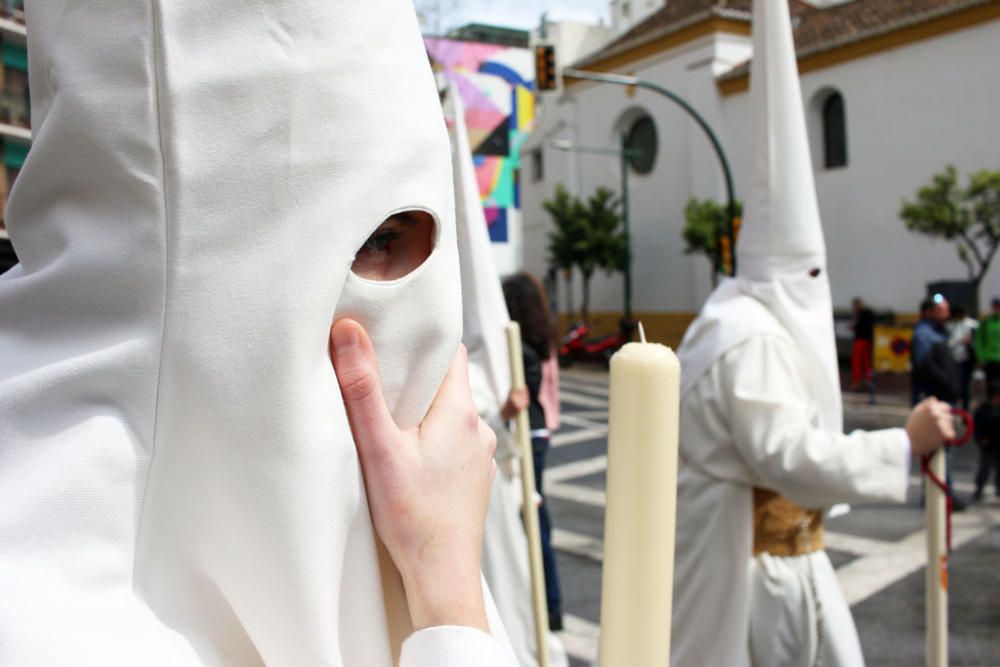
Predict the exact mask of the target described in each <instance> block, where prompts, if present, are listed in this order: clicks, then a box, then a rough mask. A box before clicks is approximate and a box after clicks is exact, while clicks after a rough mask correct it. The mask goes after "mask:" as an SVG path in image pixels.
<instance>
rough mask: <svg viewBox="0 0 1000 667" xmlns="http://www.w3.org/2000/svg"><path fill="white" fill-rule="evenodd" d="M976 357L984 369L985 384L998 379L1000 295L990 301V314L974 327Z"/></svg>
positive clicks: (999, 372) (999, 359) (999, 362)
mask: <svg viewBox="0 0 1000 667" xmlns="http://www.w3.org/2000/svg"><path fill="white" fill-rule="evenodd" d="M976 359H977V360H978V361H979V363H981V364H982V365H983V370H984V371H986V384H987V386H988V385H991V384H993V383H994V382H998V381H1000V297H993V301H991V302H990V314H989V315H987V316H986V317H984V318H983V319H982V320H981V321H980V322H979V327H978V328H977V329H976Z"/></svg>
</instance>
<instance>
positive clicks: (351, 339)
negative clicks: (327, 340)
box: [333, 323, 361, 353]
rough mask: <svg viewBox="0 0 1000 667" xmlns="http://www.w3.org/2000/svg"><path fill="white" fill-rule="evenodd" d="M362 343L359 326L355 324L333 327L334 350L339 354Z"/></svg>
mask: <svg viewBox="0 0 1000 667" xmlns="http://www.w3.org/2000/svg"><path fill="white" fill-rule="evenodd" d="M360 342H361V338H360V337H359V336H358V329H357V326H356V325H354V324H346V323H345V324H336V325H334V327H333V349H334V351H335V352H337V353H341V352H345V351H347V350H348V349H350V348H352V347H355V346H357V345H358V344H359V343H360Z"/></svg>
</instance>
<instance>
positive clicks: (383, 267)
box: [351, 210, 437, 282]
mask: <svg viewBox="0 0 1000 667" xmlns="http://www.w3.org/2000/svg"><path fill="white" fill-rule="evenodd" d="M436 228H437V223H436V221H435V219H434V216H432V215H431V214H430V213H428V212H427V211H421V210H408V211H401V212H399V213H394V214H392V215H390V216H389V217H388V218H386V220H385V222H383V223H382V224H381V225H379V226H378V229H376V230H375V231H374V232H372V234H371V236H369V237H368V239H367V240H366V241H365V242H364V243H363V244H362V245H361V247H360V248H359V249H358V251H357V253H356V254H355V256H354V262H353V263H352V264H351V271H352V272H353V273H354V274H355V275H356V276H358V277H359V278H364V279H366V280H373V281H376V282H384V281H390V280H398V279H400V278H403V277H405V276H407V275H409V274H410V273H412V272H413V271H415V270H416V269H418V268H419V267H420V266H421V265H422V264H423V263H424V262H425V261H427V258H428V257H430V256H431V253H432V252H433V250H434V244H435V241H436V237H437V233H436Z"/></svg>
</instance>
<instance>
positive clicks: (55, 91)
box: [0, 0, 513, 667]
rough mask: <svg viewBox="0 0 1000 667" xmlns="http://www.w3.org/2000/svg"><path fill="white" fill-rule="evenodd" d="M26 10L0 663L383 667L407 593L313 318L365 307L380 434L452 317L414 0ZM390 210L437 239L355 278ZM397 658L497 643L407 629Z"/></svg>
mask: <svg viewBox="0 0 1000 667" xmlns="http://www.w3.org/2000/svg"><path fill="white" fill-rule="evenodd" d="M27 22H28V25H29V26H30V28H29V38H28V51H29V65H30V71H29V76H30V85H31V95H32V126H33V132H34V145H33V147H32V149H31V152H30V154H29V156H28V158H27V161H26V163H25V165H24V169H23V171H22V172H21V175H20V177H19V179H18V181H17V184H16V187H15V188H14V191H13V193H12V195H11V199H10V204H9V208H8V215H7V223H8V226H9V231H10V236H11V240H12V242H13V244H14V247H15V249H16V251H17V253H18V255H19V257H20V259H21V263H20V264H19V265H18V266H16V267H14V268H13V269H11V270H10V271H9V272H7V273H6V274H4V275H3V276H2V277H0V664H2V665H11V666H15V665H16V666H22V665H23V666H26V667H27V666H34V665H45V666H57V667H58V666H61V665H67V666H68V665H73V666H74V667H81V666H91V665H93V666H95V667H98V666H99V667H133V666H135V665H143V666H144V667H145V666H155V665H165V666H169V667H189V666H211V667H217V666H222V665H233V666H239V667H248V666H251V665H268V666H277V667H282V666H287V667H304V666H310V667H311V666H314V665H330V666H341V665H343V666H346V667H389V665H391V664H393V662H394V654H395V653H396V652H397V651H399V649H400V647H399V641H401V640H402V636H400V635H396V636H392V635H391V631H390V622H389V621H388V620H387V619H392V625H393V626H394V627H403V628H405V626H406V625H407V624H408V618H405V617H406V606H405V600H404V599H403V598H402V597H401V590H400V587H399V580H398V575H397V574H395V572H394V570H393V569H392V567H391V564H387V563H385V562H384V561H383V562H382V564H381V566H380V562H379V556H378V553H377V549H376V539H375V535H374V530H373V527H372V523H371V519H370V516H369V512H368V506H367V500H366V497H365V492H364V486H363V482H362V478H361V472H360V468H359V464H358V459H357V453H356V451H355V446H354V443H353V441H352V438H351V435H350V429H349V427H348V424H347V420H346V416H345V413H344V408H343V404H342V401H341V397H340V393H339V389H338V385H337V380H336V377H335V375H334V372H333V368H332V366H331V364H330V358H329V352H328V335H329V333H328V332H329V327H330V324H331V322H332V321H333V320H334V318H335V317H339V316H352V317H355V318H357V319H359V320H360V321H361V322H362V324H363V325H364V326H365V327H366V329H367V330H368V331H369V333H370V335H371V336H372V340H373V342H374V345H375V350H376V355H377V358H378V362H379V366H380V371H381V376H382V381H383V386H384V390H385V394H386V398H387V401H388V403H389V406H390V409H391V411H392V414H393V416H394V418H395V419H396V421H397V423H399V424H400V426H402V427H411V426H413V425H415V424H416V423H418V422H419V421H420V419H421V418H422V416H423V414H424V412H425V411H426V409H427V407H428V405H429V403H430V401H431V400H432V398H433V397H434V395H435V393H436V391H437V388H438V386H439V385H440V383H441V380H442V379H443V378H444V375H445V373H446V371H447V369H448V366H449V364H450V362H451V360H452V358H453V356H454V354H455V350H456V347H457V345H458V342H459V338H460V332H461V310H460V309H461V304H460V294H459V285H458V279H457V276H458V259H457V253H456V246H455V226H454V201H453V193H452V186H451V178H452V175H451V165H450V160H449V155H448V140H447V136H446V132H445V127H444V123H443V122H442V119H441V111H440V106H439V103H438V99H437V96H436V95H435V87H434V82H433V78H432V75H431V72H430V68H429V66H428V62H427V58H426V55H425V52H424V48H423V44H422V42H421V39H420V35H419V31H418V29H417V23H416V18H415V16H414V11H413V8H412V5H411V4H410V3H409V2H405V1H404V0H366V1H365V2H363V3H349V2H330V1H329V0H284V1H282V0H269V1H267V2H264V1H258V0H211V1H208V0H171V1H170V2H155V1H153V0H94V1H92V2H86V3H79V2H66V1H64V0H51V1H50V0H45V1H44V2H32V3H29V4H28V6H27ZM413 209H419V210H423V211H426V212H428V213H430V214H431V215H433V217H434V218H435V220H436V222H437V235H436V236H437V237H436V246H435V249H434V251H433V253H432V254H431V256H430V257H429V258H428V259H427V260H426V261H425V262H424V263H423V264H422V265H421V266H420V267H419V268H418V269H416V270H414V271H413V272H411V273H410V274H409V275H407V276H405V277H403V278H401V279H399V280H396V281H390V282H381V283H377V282H371V281H368V280H364V279H362V278H360V277H358V276H356V275H354V274H353V273H351V271H350V267H351V264H352V261H353V258H354V254H355V252H356V251H357V250H358V248H360V247H361V246H362V244H363V243H364V241H365V240H366V238H367V237H368V236H369V235H370V234H371V233H372V232H373V231H374V230H375V229H376V228H377V227H378V226H379V225H380V223H382V222H383V221H384V220H385V219H386V218H387V217H388V216H390V215H391V214H393V213H394V212H397V211H402V210H413ZM401 619H402V620H401ZM491 619H493V621H494V622H493V628H494V632H495V634H498V636H499V637H500V638H501V640H502V628H501V627H500V626H499V625H498V624H497V623H496V622H495V614H491ZM399 664H400V665H403V666H404V667H424V666H430V665H434V666H435V667H438V666H445V665H447V666H452V665H453V666H455V667H458V666H459V665H461V666H465V665H470V664H477V665H491V666H492V665H497V666H499V665H504V666H507V665H512V664H513V657H512V656H510V654H509V652H508V650H507V649H505V648H504V647H503V646H502V644H501V641H498V640H494V639H493V638H491V637H490V636H489V635H487V634H485V633H482V632H479V631H477V630H474V629H471V628H430V629H426V630H423V631H421V632H418V633H416V634H414V635H412V636H411V637H410V638H409V639H408V640H407V641H406V643H405V644H404V645H403V646H402V656H401V658H399Z"/></svg>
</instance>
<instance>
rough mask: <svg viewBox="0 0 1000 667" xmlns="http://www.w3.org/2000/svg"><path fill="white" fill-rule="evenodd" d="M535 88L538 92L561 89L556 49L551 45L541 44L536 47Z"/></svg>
mask: <svg viewBox="0 0 1000 667" xmlns="http://www.w3.org/2000/svg"><path fill="white" fill-rule="evenodd" d="M535 87H536V89H537V90H555V89H556V88H558V87H559V80H558V76H557V75H556V47H554V46H552V45H551V44H539V45H538V46H536V47H535Z"/></svg>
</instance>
